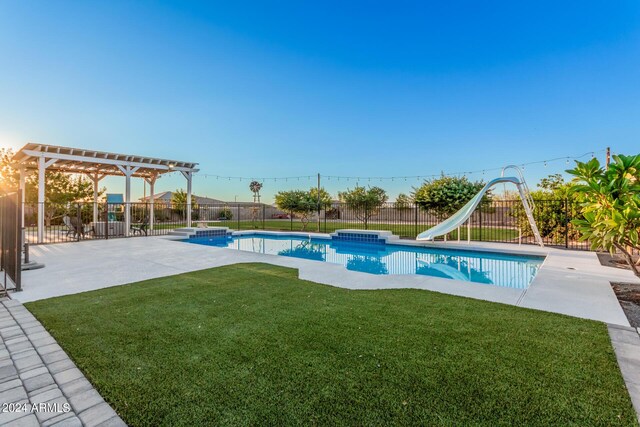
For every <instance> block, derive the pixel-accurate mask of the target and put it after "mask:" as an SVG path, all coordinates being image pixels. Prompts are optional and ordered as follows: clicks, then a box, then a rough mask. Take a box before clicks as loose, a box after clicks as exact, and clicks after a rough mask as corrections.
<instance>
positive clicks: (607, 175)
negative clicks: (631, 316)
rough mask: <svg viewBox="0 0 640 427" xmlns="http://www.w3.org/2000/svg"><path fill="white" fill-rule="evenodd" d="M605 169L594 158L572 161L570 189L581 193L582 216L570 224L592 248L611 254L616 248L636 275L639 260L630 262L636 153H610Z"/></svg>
mask: <svg viewBox="0 0 640 427" xmlns="http://www.w3.org/2000/svg"><path fill="white" fill-rule="evenodd" d="M613 159H614V163H612V164H611V166H610V167H609V169H604V168H602V167H601V166H600V162H599V161H598V159H596V158H594V159H591V160H590V161H589V162H586V163H583V162H578V161H577V162H576V167H575V168H574V169H571V170H568V171H567V172H569V173H570V174H572V175H574V176H575V178H574V186H573V187H572V188H571V190H572V192H574V193H578V194H580V195H582V197H583V201H582V203H581V212H582V214H583V216H584V218H582V219H575V220H573V223H574V224H575V225H576V226H577V227H578V230H580V233H581V234H582V237H581V240H589V241H590V242H591V248H592V249H598V248H602V249H604V250H607V251H609V252H610V253H611V254H614V253H615V252H616V251H620V253H622V255H623V256H624V258H625V260H626V261H627V263H628V264H629V266H630V268H631V269H632V270H633V272H634V274H635V275H636V276H638V277H640V260H638V263H634V261H633V256H632V254H633V251H634V250H635V251H640V238H639V236H638V233H639V231H640V155H635V156H623V155H619V156H613Z"/></svg>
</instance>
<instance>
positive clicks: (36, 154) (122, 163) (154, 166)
mask: <svg viewBox="0 0 640 427" xmlns="http://www.w3.org/2000/svg"><path fill="white" fill-rule="evenodd" d="M19 153H24V154H26V155H27V156H30V157H40V156H41V155H43V154H44V155H46V157H48V158H50V159H52V160H53V159H55V160H68V161H71V162H79V163H82V162H91V163H95V161H94V160H93V158H91V157H88V156H77V155H74V154H63V153H50V152H42V151H35V150H30V149H24V150H20V151H19ZM115 156H116V157H120V155H115ZM100 163H101V164H105V165H113V166H134V167H141V168H145V169H158V170H161V171H167V172H173V171H180V172H182V171H185V172H190V171H193V170H194V168H193V167H189V166H178V164H175V165H174V164H171V163H169V164H154V163H151V162H133V161H128V160H119V159H117V158H116V159H110V158H104V159H100ZM176 163H177V162H176Z"/></svg>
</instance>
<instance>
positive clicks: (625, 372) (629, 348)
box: [608, 325, 640, 422]
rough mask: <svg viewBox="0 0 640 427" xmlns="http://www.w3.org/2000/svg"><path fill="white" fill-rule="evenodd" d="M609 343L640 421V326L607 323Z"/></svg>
mask: <svg viewBox="0 0 640 427" xmlns="http://www.w3.org/2000/svg"><path fill="white" fill-rule="evenodd" d="M608 328H609V336H610V337H611V344H612V345H613V349H614V350H615V352H616V359H617V360H618V366H619V367H620V372H622V378H623V379H624V383H625V385H626V386H627V390H628V391H629V396H630V397H631V403H632V404H633V408H634V409H635V410H636V415H637V416H638V421H639V422H640V328H639V329H636V328H632V327H629V326H620V325H608Z"/></svg>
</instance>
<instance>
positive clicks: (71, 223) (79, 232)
mask: <svg viewBox="0 0 640 427" xmlns="http://www.w3.org/2000/svg"><path fill="white" fill-rule="evenodd" d="M62 222H63V224H64V225H65V227H66V228H67V230H66V231H67V237H69V235H73V238H74V239H75V238H77V237H78V236H79V237H82V238H83V239H84V237H85V235H86V234H88V233H93V232H94V229H93V227H91V228H88V227H87V225H86V224H83V223H82V220H78V218H76V217H70V216H69V215H65V216H63V217H62Z"/></svg>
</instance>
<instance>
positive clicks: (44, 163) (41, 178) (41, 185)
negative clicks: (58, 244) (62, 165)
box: [38, 156, 57, 243]
mask: <svg viewBox="0 0 640 427" xmlns="http://www.w3.org/2000/svg"><path fill="white" fill-rule="evenodd" d="M56 161H57V159H49V160H47V159H46V158H45V157H44V156H40V157H39V158H38V243H43V242H44V201H45V199H44V195H45V191H44V190H45V172H46V170H47V168H48V167H49V166H51V165H52V164H54V163H55V162H56Z"/></svg>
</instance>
